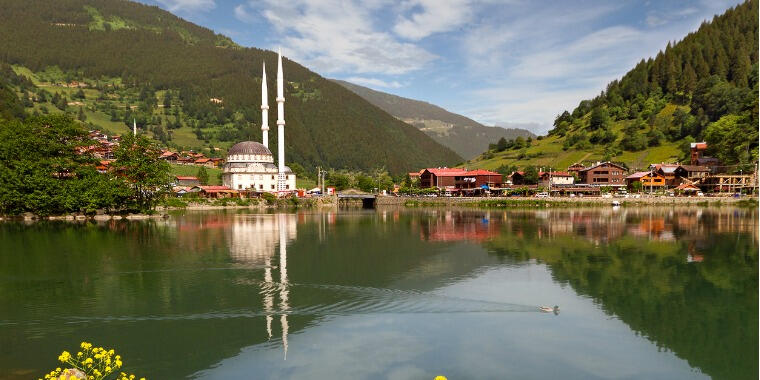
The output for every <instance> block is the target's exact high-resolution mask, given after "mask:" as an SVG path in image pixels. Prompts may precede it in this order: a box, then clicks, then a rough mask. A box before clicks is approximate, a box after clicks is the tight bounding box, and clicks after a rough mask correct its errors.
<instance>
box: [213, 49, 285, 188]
mask: <svg viewBox="0 0 760 380" xmlns="http://www.w3.org/2000/svg"><path fill="white" fill-rule="evenodd" d="M283 90H284V88H283V75H282V54H280V53H278V54H277V147H278V158H277V161H278V162H277V165H275V163H274V157H273V155H272V152H271V151H270V150H269V121H268V119H269V104H268V100H267V99H268V98H267V73H266V66H264V67H263V73H262V76H261V120H262V123H261V133H262V140H263V144H261V143H258V142H255V141H243V142H241V143H237V144H235V145H233V146H232V148H230V150H229V151H228V152H227V161H226V162H225V164H224V168H223V171H222V183H223V184H224V186H227V187H229V188H231V189H234V190H252V191H258V192H270V193H279V194H282V193H288V192H292V191H294V190H295V189H296V175H295V173H293V171H292V170H291V169H290V168H289V167H287V166H285V96H284V91H283Z"/></svg>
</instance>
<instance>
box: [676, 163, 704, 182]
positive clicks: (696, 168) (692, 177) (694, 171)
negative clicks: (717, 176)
mask: <svg viewBox="0 0 760 380" xmlns="http://www.w3.org/2000/svg"><path fill="white" fill-rule="evenodd" d="M681 168H682V169H683V174H685V175H686V178H687V179H689V181H692V182H701V181H702V180H703V179H705V178H706V177H707V176H708V175H710V168H708V167H707V166H700V165H681Z"/></svg>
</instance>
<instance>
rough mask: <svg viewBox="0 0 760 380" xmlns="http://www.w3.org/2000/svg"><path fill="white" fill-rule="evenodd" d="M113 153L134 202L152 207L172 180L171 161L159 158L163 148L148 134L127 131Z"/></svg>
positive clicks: (147, 208) (148, 207) (133, 205)
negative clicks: (170, 178)
mask: <svg viewBox="0 0 760 380" xmlns="http://www.w3.org/2000/svg"><path fill="white" fill-rule="evenodd" d="M114 155H115V157H116V162H114V164H113V165H114V166H115V167H117V168H118V171H119V175H120V176H122V178H124V180H126V182H127V184H128V186H129V188H130V189H131V194H130V198H131V206H132V207H135V208H136V209H138V210H141V211H147V210H151V209H153V207H154V206H155V204H156V200H157V199H158V198H159V197H160V196H161V195H162V194H163V193H165V192H166V191H167V184H168V183H169V164H168V163H167V162H166V161H164V160H162V159H160V158H159V156H160V155H161V149H160V148H159V147H158V146H157V145H156V144H155V143H154V142H152V141H151V140H148V138H147V137H145V135H137V136H134V135H132V134H126V135H124V136H123V137H122V141H121V144H120V145H119V148H118V149H116V151H115V152H114Z"/></svg>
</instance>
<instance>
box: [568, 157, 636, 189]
mask: <svg viewBox="0 0 760 380" xmlns="http://www.w3.org/2000/svg"><path fill="white" fill-rule="evenodd" d="M627 172H628V169H626V168H624V167H622V166H620V165H618V164H614V163H612V162H599V163H597V164H596V165H593V166H591V167H588V168H585V169H582V170H580V171H578V174H580V183H585V184H588V185H594V186H616V187H622V186H625V177H626V174H627Z"/></svg>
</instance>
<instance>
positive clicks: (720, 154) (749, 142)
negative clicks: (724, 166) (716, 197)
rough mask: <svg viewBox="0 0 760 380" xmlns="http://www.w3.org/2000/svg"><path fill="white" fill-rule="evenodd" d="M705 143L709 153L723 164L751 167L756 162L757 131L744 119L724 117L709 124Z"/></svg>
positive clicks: (731, 116) (755, 127)
mask: <svg viewBox="0 0 760 380" xmlns="http://www.w3.org/2000/svg"><path fill="white" fill-rule="evenodd" d="M705 141H706V142H707V146H708V149H709V150H710V152H711V153H712V154H714V155H715V157H717V158H718V159H720V160H721V161H722V162H724V163H738V164H744V165H746V166H752V163H754V162H757V159H758V157H757V141H758V129H757V125H753V124H750V123H747V120H746V117H743V116H739V115H726V116H723V117H721V118H720V119H719V120H718V121H716V122H714V123H710V124H709V125H708V126H707V128H706V129H705ZM745 170H746V169H745Z"/></svg>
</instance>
